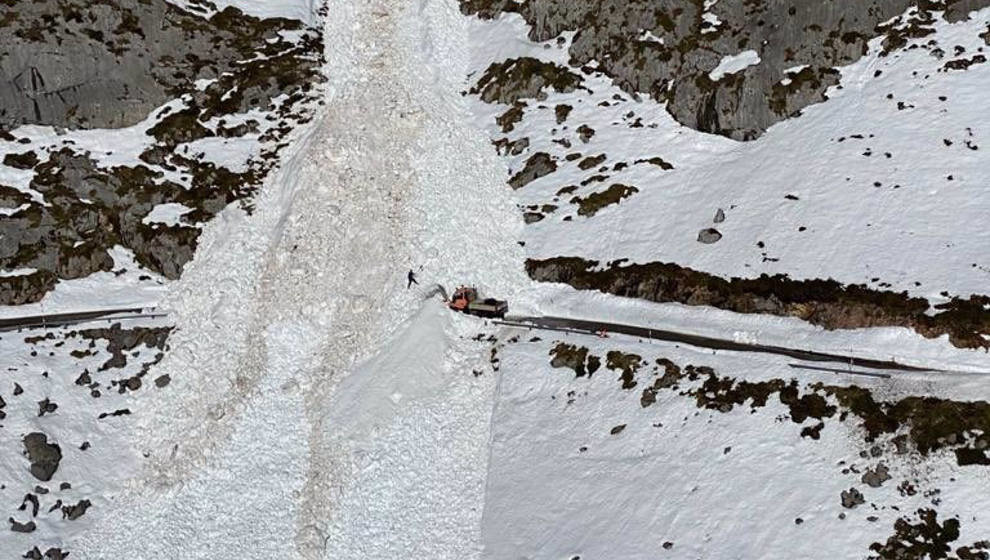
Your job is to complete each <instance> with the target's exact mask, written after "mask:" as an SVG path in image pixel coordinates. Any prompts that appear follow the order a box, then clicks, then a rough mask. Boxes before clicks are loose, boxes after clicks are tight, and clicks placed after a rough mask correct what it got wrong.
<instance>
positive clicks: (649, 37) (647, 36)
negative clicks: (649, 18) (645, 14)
mask: <svg viewBox="0 0 990 560" xmlns="http://www.w3.org/2000/svg"><path fill="white" fill-rule="evenodd" d="M639 40H640V41H647V42H651V43H659V44H661V45H662V44H663V38H662V37H657V36H656V35H654V34H653V32H652V31H650V30H649V29H645V30H643V34H642V35H640V37H639Z"/></svg>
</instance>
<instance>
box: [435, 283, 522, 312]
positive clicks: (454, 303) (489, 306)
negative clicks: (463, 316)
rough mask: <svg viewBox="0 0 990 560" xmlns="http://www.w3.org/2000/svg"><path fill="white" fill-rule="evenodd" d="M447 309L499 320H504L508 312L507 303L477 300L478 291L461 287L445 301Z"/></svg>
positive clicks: (493, 300)
mask: <svg viewBox="0 0 990 560" xmlns="http://www.w3.org/2000/svg"><path fill="white" fill-rule="evenodd" d="M447 307H449V308H451V309H453V310H454V311H460V312H461V313H467V314H468V315H476V316H478V317H498V318H499V319H502V318H504V317H505V314H506V313H508V312H509V303H508V302H506V301H502V300H498V299H493V298H486V299H478V290H477V289H476V288H470V287H467V286H461V287H460V288H457V290H455V291H454V295H453V297H451V298H450V299H449V300H448V301H447Z"/></svg>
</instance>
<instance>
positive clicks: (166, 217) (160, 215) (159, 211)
mask: <svg viewBox="0 0 990 560" xmlns="http://www.w3.org/2000/svg"><path fill="white" fill-rule="evenodd" d="M191 211H192V208H189V207H188V206H186V205H184V204H179V203H178V202H168V203H166V204H159V205H158V206H155V207H154V208H152V209H151V212H148V215H147V216H145V217H144V219H143V220H141V223H143V224H149V225H150V224H165V225H167V226H169V227H171V226H177V225H179V219H180V218H181V217H182V215H183V214H186V213H188V212H191Z"/></svg>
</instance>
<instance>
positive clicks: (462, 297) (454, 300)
mask: <svg viewBox="0 0 990 560" xmlns="http://www.w3.org/2000/svg"><path fill="white" fill-rule="evenodd" d="M476 299H478V290H476V289H475V288H468V287H467V286H461V287H460V288H457V290H455V291H454V295H453V297H451V298H450V302H449V303H448V304H447V305H448V306H449V307H450V308H451V309H454V310H456V311H467V310H468V306H470V305H471V302H472V301H475V300H476Z"/></svg>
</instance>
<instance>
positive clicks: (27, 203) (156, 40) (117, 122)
mask: <svg viewBox="0 0 990 560" xmlns="http://www.w3.org/2000/svg"><path fill="white" fill-rule="evenodd" d="M0 5H2V6H3V7H2V11H0V40H2V41H3V44H4V49H3V51H2V52H0V138H3V140H6V141H14V135H11V134H9V133H6V132H4V129H9V128H13V127H17V126H19V125H21V124H25V123H30V124H40V125H54V126H61V127H68V128H80V127H81V128H92V127H119V126H125V125H131V124H134V123H136V122H138V121H143V120H145V119H149V117H150V118H152V119H153V122H155V123H156V124H154V126H151V127H150V128H149V129H148V130H147V131H146V134H147V135H148V137H149V139H150V140H151V141H152V142H153V144H152V145H151V147H149V148H147V149H146V150H145V151H144V153H140V154H137V153H135V154H134V155H135V156H137V157H139V159H140V160H141V161H142V162H143V164H137V165H127V166H115V167H108V166H106V165H103V166H101V165H100V164H99V163H98V161H97V160H96V159H94V157H93V155H92V154H90V153H88V152H85V151H81V150H78V149H75V148H73V147H72V146H73V141H72V140H65V141H62V142H60V143H59V144H57V145H55V146H32V147H33V148H35V149H34V150H25V151H23V152H21V153H16V154H8V155H7V156H6V157H5V158H4V162H3V163H4V165H7V166H11V167H16V168H18V169H22V170H27V171H31V172H32V173H33V178H32V179H31V180H30V183H29V185H27V186H28V188H29V189H30V191H31V192H30V193H29V192H21V191H20V190H18V189H17V188H13V187H8V186H5V185H0V208H3V209H6V210H7V211H6V212H2V213H0V270H2V271H7V272H13V273H14V274H7V275H3V276H0V305H18V304H23V303H31V302H35V301H38V300H40V299H41V298H42V297H44V295H45V294H46V293H47V292H49V291H51V290H52V289H53V288H54V286H55V284H56V283H57V282H58V281H59V280H72V279H76V278H82V277H85V276H88V275H90V274H93V273H96V272H100V271H104V272H106V271H110V270H112V269H114V266H115V263H114V260H113V258H112V257H111V254H110V251H111V249H113V248H114V247H117V246H120V247H123V248H126V249H129V250H131V251H132V252H133V254H134V257H135V259H136V260H137V262H138V263H139V264H140V265H142V266H143V267H144V268H146V269H148V270H150V271H152V272H156V273H158V274H161V275H162V276H165V277H166V278H170V279H174V278H177V277H178V276H179V275H180V274H181V271H182V269H183V266H184V265H185V263H186V262H188V261H189V260H190V259H191V258H192V255H193V253H194V251H195V249H196V242H197V239H198V238H199V234H200V232H201V228H200V227H199V225H200V224H202V223H203V222H205V221H207V220H210V219H211V218H213V217H214V216H215V215H216V214H217V213H218V212H220V211H221V210H222V209H223V208H225V207H226V206H227V205H229V204H231V203H233V202H235V201H242V200H244V199H245V198H247V197H249V196H250V195H251V194H252V193H253V192H254V190H255V189H256V188H257V186H258V185H259V184H260V182H261V180H262V179H263V178H264V176H265V174H266V173H267V172H268V171H269V170H270V169H271V168H272V167H273V166H274V164H275V162H276V161H277V159H276V156H277V153H278V151H279V150H280V149H281V148H282V147H283V146H284V145H285V144H283V143H280V142H279V140H280V139H281V138H282V137H284V136H285V134H287V133H288V132H289V131H290V130H292V128H293V126H294V125H296V124H299V123H301V122H303V119H304V118H305V117H304V115H303V112H302V111H301V110H299V111H295V110H293V109H295V108H296V105H297V104H298V103H300V102H302V101H305V100H307V99H312V98H313V93H312V92H313V85H314V84H315V83H316V82H317V81H318V80H319V58H320V54H321V53H322V42H321V39H320V36H319V34H318V33H316V32H315V31H312V30H302V29H301V28H302V24H301V23H300V22H298V21H292V20H286V19H277V18H274V19H264V20H261V19H257V18H253V17H250V16H247V15H244V14H243V13H241V12H240V11H239V10H237V9H234V8H227V9H225V10H223V11H221V12H218V13H214V14H213V15H212V16H211V17H209V18H206V17H201V16H200V15H197V14H195V13H192V12H189V11H185V10H183V9H180V8H177V7H175V6H174V5H172V4H169V3H168V2H166V1H165V0H142V1H140V2H124V1H122V0H99V1H97V2H95V3H94V2H88V1H85V0H58V1H53V2H12V0H0ZM196 5H197V6H200V9H201V10H202V11H204V12H211V13H212V12H213V10H214V8H213V6H212V5H211V4H208V3H206V2H200V3H199V4H196ZM297 30H298V31H300V32H299V33H297V34H294V35H293V36H292V37H291V38H288V37H289V36H288V35H286V34H284V33H283V32H286V31H297ZM202 79H212V80H213V81H212V83H209V84H204V83H202V82H200V83H198V84H197V83H196V82H197V81H198V80H202ZM179 98H181V101H182V103H181V104H171V105H168V106H166V107H164V108H163V109H161V110H160V111H158V112H156V113H155V114H153V115H152V114H149V113H151V112H152V111H153V109H155V108H156V107H159V106H161V105H162V104H163V103H165V102H166V101H168V100H174V99H179ZM251 110H260V111H265V112H267V113H268V115H267V116H266V117H265V118H266V120H267V121H270V122H269V123H266V126H265V128H266V129H267V130H266V131H265V132H264V133H259V129H260V125H259V122H258V121H257V120H254V119H250V120H246V121H245V122H240V121H244V119H243V118H240V117H241V115H243V114H245V113H247V112H248V111H251ZM226 117H233V118H235V119H237V120H238V121H239V122H238V123H236V124H233V125H231V126H228V125H227V122H228V121H226ZM248 133H255V134H258V135H259V136H258V138H257V146H258V148H257V152H258V153H257V154H255V155H253V156H252V157H251V159H250V160H249V161H247V162H243V163H244V169H243V170H241V171H238V172H234V171H230V170H228V169H227V168H225V167H222V166H218V165H217V164H214V163H212V162H210V161H209V160H208V158H206V159H204V158H203V157H202V155H201V154H197V153H196V152H194V151H190V150H187V149H185V148H187V144H186V143H188V142H193V141H196V140H199V139H204V138H211V137H224V138H230V137H239V136H244V135H245V134H248ZM15 134H16V131H15ZM251 141H252V142H254V141H255V140H253V139H252V140H251ZM116 149H118V150H123V149H126V148H124V147H121V148H116ZM166 172H171V176H170V179H171V180H168V179H166V178H165V177H166ZM160 204H177V205H181V207H184V208H185V209H187V211H186V212H184V213H183V214H181V218H179V219H178V220H177V222H176V223H172V224H168V225H167V224H162V223H151V222H150V221H149V223H145V221H146V218H148V217H149V215H150V214H151V212H152V211H153V209H154V208H155V207H156V206H158V205H160Z"/></svg>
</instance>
